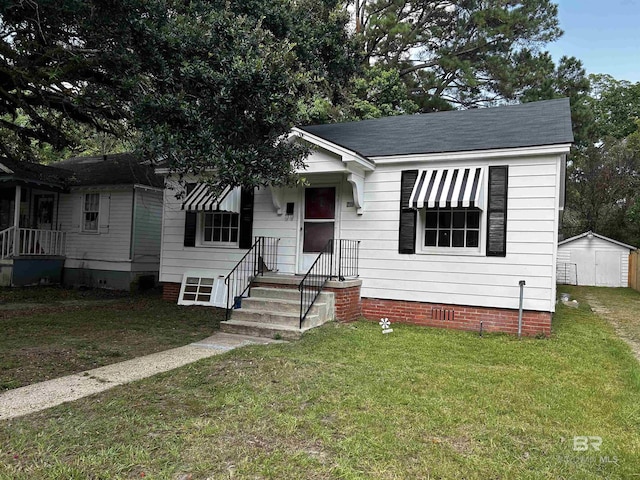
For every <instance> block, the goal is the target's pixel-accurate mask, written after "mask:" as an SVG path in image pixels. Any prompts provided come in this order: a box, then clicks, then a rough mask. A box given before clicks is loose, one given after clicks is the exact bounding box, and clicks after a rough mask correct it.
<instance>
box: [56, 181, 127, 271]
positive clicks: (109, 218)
mask: <svg viewBox="0 0 640 480" xmlns="http://www.w3.org/2000/svg"><path fill="white" fill-rule="evenodd" d="M84 193H86V192H74V193H68V194H61V195H60V207H59V217H58V218H59V222H60V229H61V230H64V231H66V232H67V247H66V257H67V259H66V262H65V267H67V268H98V267H95V266H93V264H100V265H101V266H104V265H113V266H114V268H113V269H114V270H129V269H130V266H128V264H129V259H130V252H131V249H130V247H131V217H132V207H133V192H132V188H129V189H122V190H117V191H116V190H111V191H109V190H103V191H100V192H98V193H99V195H100V213H99V215H98V225H99V226H98V232H97V233H88V232H83V231H82V223H83V218H82V217H83V215H82V213H83V212H82V203H83V201H84Z"/></svg>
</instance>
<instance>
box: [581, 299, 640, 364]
mask: <svg viewBox="0 0 640 480" xmlns="http://www.w3.org/2000/svg"><path fill="white" fill-rule="evenodd" d="M612 290H613V291H612ZM627 290H629V289H606V288H600V289H590V290H588V291H587V293H586V294H585V299H586V301H587V303H588V304H589V306H590V307H591V310H592V311H593V312H594V313H596V314H597V315H599V316H600V317H602V318H604V319H605V320H607V321H608V322H609V323H610V324H611V325H612V326H613V328H614V330H615V331H616V334H617V335H618V336H619V337H620V338H621V339H622V340H624V341H625V342H626V343H627V344H628V345H629V347H631V350H632V351H633V354H634V356H635V357H636V358H637V359H638V361H640V294H639V295H637V296H636V295H634V294H635V293H636V292H633V291H627ZM634 297H637V298H634Z"/></svg>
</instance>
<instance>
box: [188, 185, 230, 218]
mask: <svg viewBox="0 0 640 480" xmlns="http://www.w3.org/2000/svg"><path fill="white" fill-rule="evenodd" d="M182 209H183V210H188V211H197V212H200V211H214V210H222V211H225V212H233V213H240V189H239V188H230V187H225V188H224V190H222V192H221V193H220V195H214V194H213V193H212V192H211V189H210V188H209V186H208V185H207V184H206V183H198V184H197V185H196V186H195V187H194V189H193V190H191V192H190V193H189V194H188V195H187V196H186V198H185V199H184V202H182Z"/></svg>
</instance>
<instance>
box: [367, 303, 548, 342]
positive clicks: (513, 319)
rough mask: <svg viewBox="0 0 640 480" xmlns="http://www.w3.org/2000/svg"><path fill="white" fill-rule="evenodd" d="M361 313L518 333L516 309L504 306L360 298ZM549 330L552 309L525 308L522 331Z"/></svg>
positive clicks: (545, 332)
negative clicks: (546, 310)
mask: <svg viewBox="0 0 640 480" xmlns="http://www.w3.org/2000/svg"><path fill="white" fill-rule="evenodd" d="M362 315H363V316H364V317H365V318H367V319H369V320H379V319H380V318H383V317H386V318H388V319H389V320H391V322H399V323H410V324H414V325H425V326H429V327H440V328H453V329H457V330H473V331H479V330H480V322H482V329H483V331H485V332H505V333H511V334H517V333H518V311H517V310H511V309H506V308H487V307H467V306H462V305H446V304H439V303H422V302H409V301H404V300H383V299H377V298H363V299H362ZM550 333H551V313H549V312H535V311H529V310H525V311H524V312H523V315H522V334H523V335H527V336H535V335H538V334H542V335H549V334H550Z"/></svg>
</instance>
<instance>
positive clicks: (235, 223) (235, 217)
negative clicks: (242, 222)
mask: <svg viewBox="0 0 640 480" xmlns="http://www.w3.org/2000/svg"><path fill="white" fill-rule="evenodd" d="M239 216H240V215H238V214H237V213H234V214H233V215H231V226H232V227H237V226H238V217H239Z"/></svg>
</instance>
